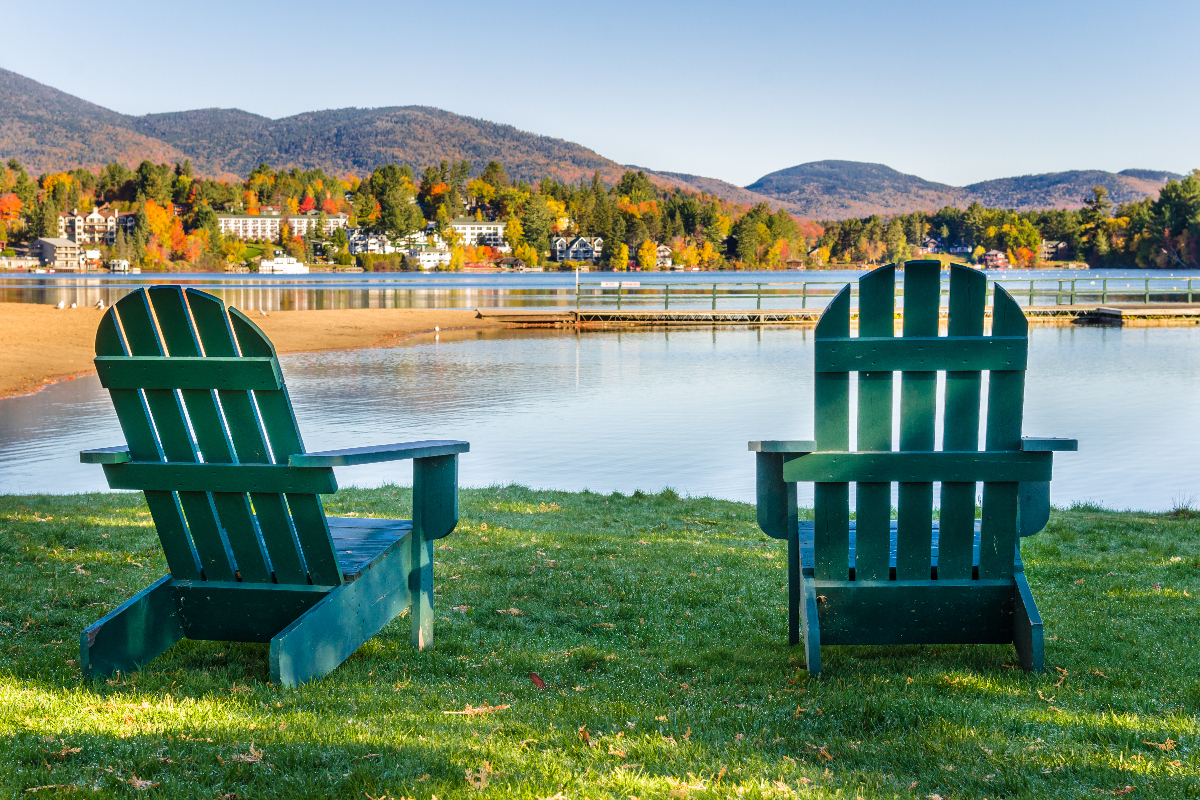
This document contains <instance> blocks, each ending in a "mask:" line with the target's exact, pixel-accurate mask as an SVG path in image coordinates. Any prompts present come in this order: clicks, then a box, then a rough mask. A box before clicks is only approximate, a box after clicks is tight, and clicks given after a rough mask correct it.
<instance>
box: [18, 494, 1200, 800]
mask: <svg viewBox="0 0 1200 800" xmlns="http://www.w3.org/2000/svg"><path fill="white" fill-rule="evenodd" d="M409 501H410V491H409V490H407V489H402V488H396V487H390V488H387V487H385V488H383V489H377V490H358V489H348V490H343V491H342V492H340V493H338V494H337V495H334V496H332V497H331V498H329V499H328V502H327V508H328V510H329V511H330V512H331V513H337V514H343V515H345V514H361V515H364V516H407V515H408V511H407V509H408V507H409ZM462 510H463V519H462V522H461V523H460V525H459V528H458V530H457V531H456V532H455V533H454V534H452V535H451V536H449V537H448V538H446V539H444V540H442V541H441V543H440V544H441V546H440V547H439V548H438V551H437V557H438V559H439V561H438V564H437V566H436V571H435V575H436V579H435V584H436V586H437V587H438V588H437V590H438V596H437V603H436V609H435V610H436V615H437V623H436V625H437V627H436V632H435V647H434V648H433V649H432V650H431V651H426V652H424V653H417V652H414V651H413V650H411V649H410V648H409V645H408V636H409V632H408V620H407V618H402V619H400V620H397V621H395V622H393V623H392V624H391V625H390V626H388V627H387V628H386V629H385V630H384V632H383V633H382V634H381V635H379V636H377V637H376V638H374V639H373V640H371V641H370V642H369V643H367V644H366V645H364V646H363V647H362V648H361V649H360V650H359V651H358V652H357V653H356V654H355V655H354V656H353V657H352V658H351V659H350V660H349V661H348V662H346V663H345V664H344V665H342V666H341V667H340V668H339V669H338V670H336V671H335V672H334V673H333V674H331V675H330V676H328V677H326V678H325V679H323V680H321V681H318V682H315V683H312V684H309V685H306V686H304V687H302V688H300V689H295V690H290V689H289V690H285V689H280V688H278V687H275V686H272V685H270V684H269V683H267V675H268V664H267V646H266V645H246V644H228V643H221V642H187V641H185V642H181V643H179V644H177V645H175V647H173V648H172V649H171V650H169V651H168V652H167V653H166V654H164V655H163V656H160V657H159V658H158V659H156V660H155V661H154V662H152V663H151V664H150V665H149V666H147V667H146V668H145V669H144V670H143V671H142V672H140V673H137V674H131V675H125V676H121V678H120V679H119V680H113V681H109V682H105V681H98V682H95V683H86V684H83V683H81V682H80V674H79V669H78V664H77V662H78V658H79V653H78V640H79V632H80V630H81V629H82V628H83V627H85V626H86V625H87V624H89V623H91V622H92V621H94V620H96V619H98V618H99V617H101V616H102V615H103V614H104V613H106V612H107V611H108V610H109V609H111V608H112V607H113V606H114V605H116V604H118V603H120V602H121V601H122V600H124V599H125V598H126V597H127V596H128V595H130V594H132V593H133V592H135V591H138V590H140V589H141V588H143V587H144V586H146V585H148V584H150V583H151V582H152V581H153V580H154V579H156V578H158V577H159V576H160V575H162V574H163V573H164V571H165V568H164V562H163V559H162V557H161V553H160V551H159V546H158V541H157V538H156V537H155V535H154V530H153V528H152V527H151V525H150V518H149V514H148V513H147V511H146V508H145V506H144V505H143V503H142V499H141V495H140V494H121V495H116V494H96V495H79V496H71V497H52V496H38V497H16V496H3V497H0V741H2V742H3V745H2V746H3V749H4V756H5V757H4V758H3V764H4V767H3V769H0V792H2V793H3V794H4V795H5V796H9V797H32V796H36V797H38V798H41V797H45V796H48V795H49V796H53V795H55V794H63V795H70V796H71V797H89V796H104V797H112V796H144V797H155V796H159V797H172V798H176V797H178V798H227V799H228V798H233V797H239V798H257V797H325V796H329V797H346V798H379V797H381V796H388V797H392V798H396V799H397V800H398V799H399V798H402V797H416V798H430V797H431V796H433V795H436V796H437V797H438V798H440V799H441V800H447V798H463V797H470V798H486V797H506V798H507V797H517V798H548V797H559V798H571V799H572V800H574V799H575V798H601V797H603V798H610V797H611V798H621V800H626V799H627V798H630V797H636V798H638V800H648V798H706V797H745V798H757V797H791V796H799V797H846V798H853V797H871V798H873V797H887V798H892V797H901V798H936V797H941V798H947V799H948V798H959V797H962V798H984V797H987V798H993V799H994V798H1000V797H1005V798H1015V797H1029V798H1035V797H1036V798H1045V797H1056V798H1057V797H1068V798H1070V797H1073V798H1092V799H1093V800H1094V798H1097V797H1103V796H1119V795H1125V794H1129V795H1131V797H1132V798H1134V799H1135V800H1136V798H1144V797H1164V798H1182V797H1197V796H1200V761H1198V751H1200V721H1198V716H1197V715H1198V706H1200V672H1198V670H1197V661H1198V659H1200V610H1198V606H1197V602H1198V598H1200V537H1198V535H1197V534H1198V533H1200V519H1197V518H1194V516H1193V515H1192V514H1189V513H1183V514H1181V515H1169V514H1148V513H1116V512H1106V511H1103V510H1100V509H1093V508H1076V509H1074V510H1071V511H1063V512H1056V513H1055V514H1054V516H1053V517H1052V519H1051V522H1050V525H1049V527H1048V529H1047V530H1046V531H1044V532H1043V533H1042V534H1040V535H1039V536H1037V537H1034V538H1033V539H1032V540H1027V543H1026V547H1025V558H1026V565H1027V572H1028V574H1029V578H1030V582H1031V584H1032V587H1033V591H1034V595H1035V596H1036V598H1037V600H1038V603H1039V606H1040V608H1041V611H1042V614H1043V616H1044V618H1045V622H1046V636H1047V640H1048V641H1047V643H1046V662H1047V669H1048V672H1047V673H1046V674H1045V675H1041V676H1038V675H1028V674H1025V673H1023V672H1021V671H1020V670H1018V669H1014V668H1013V667H1012V666H1011V665H1012V664H1014V663H1015V660H1016V655H1015V652H1014V651H1013V650H1012V648H1011V647H1000V646H939V647H920V646H909V647H884V648H850V647H843V648H826V649H825V651H824V652H823V657H824V659H825V670H824V672H823V673H822V674H821V676H820V678H819V679H813V678H810V677H809V676H808V674H807V673H806V672H805V670H804V669H803V667H804V665H803V656H802V655H801V652H800V650H799V649H798V648H789V647H788V646H787V644H786V630H785V626H786V615H785V609H784V604H785V598H786V592H785V589H784V586H785V584H786V568H785V564H786V559H785V557H784V552H785V551H784V547H783V546H782V545H781V544H780V543H777V542H775V541H773V540H768V539H766V538H765V537H764V536H763V535H762V534H761V533H760V532H759V531H758V528H757V527H756V525H755V524H754V516H753V514H754V509H753V507H751V506H749V505H745V504H740V503H732V502H725V501H716V500H710V499H680V498H678V497H676V496H675V495H674V493H672V492H669V491H668V492H664V493H662V494H658V495H640V494H637V495H635V496H633V497H625V496H621V495H618V494H614V495H597V494H591V493H580V494H573V493H565V492H548V491H531V490H528V489H524V488H520V487H501V488H495V487H494V488H490V489H472V490H464V491H463V492H462ZM531 673H532V674H534V675H536V676H537V678H538V680H537V681H535V680H534V679H533V678H532V677H531ZM539 681H540V682H544V684H545V688H540V685H537V684H538V683H539ZM468 707H470V708H471V709H480V708H483V707H488V708H490V709H491V710H488V711H486V712H484V713H478V714H461V713H458V714H450V713H447V712H462V711H466V710H467V709H468ZM491 707H495V708H491ZM35 788H36V789H37V791H36V792H34V789H35Z"/></svg>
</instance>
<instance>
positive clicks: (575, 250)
mask: <svg viewBox="0 0 1200 800" xmlns="http://www.w3.org/2000/svg"><path fill="white" fill-rule="evenodd" d="M603 252H604V239H602V238H601V237H599V236H576V237H575V238H573V239H569V238H567V237H566V236H556V237H554V238H553V239H551V240H550V258H551V259H552V260H554V261H559V262H562V261H595V260H597V259H599V258H600V254H601V253H603Z"/></svg>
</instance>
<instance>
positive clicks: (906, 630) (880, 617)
mask: <svg viewBox="0 0 1200 800" xmlns="http://www.w3.org/2000/svg"><path fill="white" fill-rule="evenodd" d="M814 592H815V594H816V595H817V596H818V597H824V598H825V599H824V601H822V602H818V604H817V613H818V615H819V616H820V626H821V643H822V644H827V645H828V644H873V645H882V644H1007V643H1009V642H1011V641H1012V640H1013V596H1014V593H1015V584H1014V582H1013V580H1012V579H1009V580H1007V581H986V580H977V581H975V580H965V581H958V580H954V581H951V580H937V581H930V580H913V581H903V580H898V581H879V582H875V581H816V582H815V586H814ZM810 671H811V670H810Z"/></svg>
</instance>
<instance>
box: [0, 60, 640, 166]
mask: <svg viewBox="0 0 1200 800" xmlns="http://www.w3.org/2000/svg"><path fill="white" fill-rule="evenodd" d="M0 157H3V158H4V159H8V158H16V159H17V160H19V161H20V162H21V163H22V164H23V165H24V166H25V168H26V169H27V170H29V171H30V172H32V173H33V174H35V175H37V174H44V173H53V172H61V171H66V170H71V169H75V168H77V167H85V168H87V169H93V170H96V169H99V168H100V167H102V166H103V165H104V164H106V163H108V162H111V161H116V162H120V163H122V164H125V165H126V166H128V167H135V166H137V165H138V164H139V163H140V162H142V161H152V162H155V163H162V162H176V161H183V160H191V162H192V165H193V166H194V168H195V169H196V171H197V172H199V173H200V174H202V175H206V176H209V177H215V178H223V179H226V180H231V179H235V178H236V177H237V176H239V175H245V174H246V173H248V172H249V171H250V170H251V169H253V168H254V167H256V166H258V165H259V164H261V163H266V164H270V165H271V166H273V167H276V168H285V169H291V168H293V167H298V168H300V169H306V170H307V169H322V170H324V171H325V172H328V173H331V174H345V173H356V174H363V173H367V172H370V171H371V170H372V169H374V168H375V167H377V166H380V165H382V164H390V163H394V164H407V165H409V166H411V167H412V168H413V169H415V170H422V169H424V168H425V167H427V166H429V165H430V164H437V163H440V162H441V161H464V160H465V161H470V162H471V163H473V164H478V165H479V166H480V167H482V165H483V164H486V163H487V162H489V161H500V162H503V163H504V165H505V167H506V168H507V169H508V170H509V173H510V174H511V175H512V177H513V178H515V179H518V180H527V181H531V182H532V181H538V180H541V179H542V178H543V177H546V176H550V177H553V178H556V179H558V180H563V181H579V180H583V179H590V178H591V177H592V174H593V173H595V172H597V171H599V173H600V175H601V177H602V178H603V179H605V180H606V181H608V182H615V181H617V180H619V179H620V177H621V174H622V173H623V172H624V170H623V169H622V168H621V167H620V165H618V164H617V163H616V162H614V161H611V160H609V159H607V158H604V157H603V156H601V155H598V154H597V153H595V152H593V151H591V150H589V149H587V148H586V147H583V146H582V145H578V144H574V143H572V142H567V141H563V140H562V139H554V138H551V137H549V136H539V135H537V134H533V133H527V132H525V131H521V130H518V129H516V128H514V127H512V126H511V125H500V124H497V123H494V122H487V121H485V120H479V119H474V118H472V117H464V116H461V115H459V114H452V113H450V112H449V111H442V110H440V109H436V108H427V107H423V106H404V107H394V108H373V109H367V108H343V109H335V110H330V111H314V112H310V113H306V114H298V115H296V116H294V117H287V118H285V119H280V120H272V119H268V118H267V117H260V116H258V115H256V114H250V113H247V112H245V111H240V110H237V109H216V108H214V109H200V110H196V111H180V112H173V113H167V114H148V115H146V116H142V117H133V116H127V115H124V114H119V113H117V112H115V111H110V110H109V109H106V108H102V107H101V106H97V105H94V104H92V103H89V102H87V101H85V100H80V99H79V98H77V97H73V96H71V95H69V94H66V93H65V92H60V91H58V90H57V89H53V88H51V87H49V86H44V85H42V84H40V83H38V82H36V81H33V80H30V79H28V78H25V77H23V76H21V75H18V74H17V73H15V72H10V71H8V70H4V69H0Z"/></svg>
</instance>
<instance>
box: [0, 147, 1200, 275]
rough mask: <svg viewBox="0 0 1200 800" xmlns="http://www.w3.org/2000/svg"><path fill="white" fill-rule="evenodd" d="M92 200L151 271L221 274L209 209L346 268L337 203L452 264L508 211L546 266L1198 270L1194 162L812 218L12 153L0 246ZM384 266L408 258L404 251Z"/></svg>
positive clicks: (234, 257) (516, 237) (568, 194)
mask: <svg viewBox="0 0 1200 800" xmlns="http://www.w3.org/2000/svg"><path fill="white" fill-rule="evenodd" d="M97 206H107V207H108V208H110V209H114V210H117V211H120V212H123V213H127V214H134V215H135V223H134V224H133V226H132V228H131V230H130V231H129V232H128V233H126V232H125V231H124V230H122V231H121V232H120V233H119V234H118V236H117V241H116V242H115V243H114V244H113V245H112V246H111V247H107V248H105V250H106V251H107V252H106V253H105V255H106V256H108V257H113V258H125V259H127V260H129V261H131V262H133V263H136V264H141V265H142V266H143V267H144V268H149V269H154V268H167V267H171V268H175V269H179V268H188V267H192V268H199V269H209V270H220V269H224V268H225V267H226V266H227V265H230V264H237V263H241V262H242V261H244V260H245V259H246V257H247V255H248V254H249V253H250V252H251V251H250V249H249V248H253V247H255V246H256V245H255V243H253V242H250V243H248V242H243V241H239V240H236V239H231V238H228V237H225V236H223V235H222V233H221V230H220V226H219V224H218V221H217V214H218V213H235V214H250V215H255V214H264V213H277V214H280V215H281V216H287V215H297V214H312V215H316V216H317V217H318V219H320V220H321V221H322V223H321V224H318V225H316V226H309V233H308V234H307V235H305V236H298V235H294V234H293V233H292V231H291V230H290V229H289V228H288V226H287V225H286V224H285V225H283V226H281V227H282V229H281V233H280V236H279V237H278V238H277V239H275V240H274V241H272V242H261V243H258V245H260V246H258V247H257V248H256V250H257V251H261V250H262V249H264V248H265V247H268V246H271V245H274V246H276V247H280V248H282V249H284V250H286V251H287V252H288V253H289V254H291V255H293V256H295V257H296V258H298V259H303V260H305V261H307V262H310V263H312V262H314V261H316V260H319V259H320V258H325V259H327V260H329V261H332V262H336V263H342V264H349V263H352V259H351V257H350V254H349V252H348V250H349V248H348V239H347V236H346V233H345V232H344V231H342V230H337V231H335V232H334V233H332V234H331V235H326V234H325V232H324V227H325V226H324V224H323V222H324V220H325V219H327V218H328V217H329V216H331V215H336V214H345V215H346V216H347V217H348V224H349V226H350V227H352V228H361V229H363V230H364V231H366V232H368V233H375V234H381V235H384V236H387V237H389V238H391V239H393V240H406V239H407V240H410V241H412V240H419V239H420V237H422V236H424V235H425V234H426V233H436V234H438V235H440V236H441V238H442V239H443V240H445V241H447V242H448V243H449V246H450V248H451V250H452V254H453V257H452V259H451V267H452V268H457V267H460V266H462V265H464V264H466V263H472V262H480V261H496V260H498V259H499V258H500V256H501V254H500V253H498V252H496V251H495V250H494V249H492V248H489V247H483V246H478V247H477V246H473V245H472V244H471V243H469V242H460V241H456V240H455V236H454V234H453V230H452V228H451V223H452V222H453V221H454V220H455V219H458V218H461V217H464V216H469V217H472V218H474V219H478V220H484V219H487V220H500V221H503V222H505V223H506V232H505V238H506V240H507V243H508V244H509V245H510V247H511V248H512V251H513V254H514V255H515V256H517V257H518V258H521V259H523V260H524V261H526V262H527V263H530V264H539V263H544V262H545V261H546V260H547V258H548V255H549V251H550V246H551V241H552V239H554V238H555V237H559V236H562V237H567V238H573V237H576V236H584V237H589V238H590V237H599V238H601V239H603V242H604V246H603V250H602V256H601V257H600V259H599V262H600V266H602V267H604V268H608V269H626V268H628V267H629V266H636V267H639V268H642V269H653V268H655V267H656V265H657V264H658V260H659V251H660V248H661V247H663V246H665V247H667V248H669V249H670V251H671V259H672V261H673V263H675V264H677V265H682V266H685V267H699V268H703V269H730V268H732V269H782V268H788V267H807V268H817V267H824V266H830V267H833V266H840V265H849V264H875V263H885V262H901V261H905V260H909V259H911V258H913V257H915V256H916V255H917V251H918V250H919V249H920V248H922V247H924V246H925V244H926V242H927V240H928V239H930V238H933V239H936V240H937V241H938V244H939V246H940V248H941V249H943V250H946V249H949V248H952V247H957V248H960V249H962V248H966V251H967V252H966V253H965V255H967V257H968V259H969V260H976V259H978V258H979V257H980V256H981V255H982V254H983V253H984V252H986V251H989V250H999V251H1001V252H1004V253H1005V254H1006V255H1007V256H1008V258H1009V260H1010V262H1011V263H1013V264H1014V265H1017V266H1035V265H1037V264H1038V263H1039V259H1040V256H1039V250H1040V246H1041V243H1042V241H1043V240H1047V241H1059V242H1064V243H1065V244H1066V246H1067V249H1068V250H1069V252H1070V255H1071V257H1073V258H1075V259H1077V260H1080V261H1087V262H1088V263H1089V264H1092V265H1093V266H1137V267H1175V268H1185V267H1187V268H1200V170H1197V171H1195V172H1193V173H1192V174H1191V175H1189V176H1187V177H1185V178H1184V179H1182V180H1179V181H1176V180H1172V181H1170V182H1169V183H1167V184H1166V185H1165V186H1164V187H1163V189H1162V190H1161V192H1160V193H1159V196H1158V197H1155V198H1145V199H1143V200H1139V201H1136V202H1132V203H1123V204H1120V205H1117V206H1114V205H1113V204H1112V203H1111V202H1110V201H1109V200H1108V198H1107V194H1106V191H1105V190H1104V188H1103V187H1096V188H1095V190H1094V191H1093V194H1092V196H1091V197H1088V198H1087V199H1086V200H1085V202H1084V203H1083V206H1082V208H1080V209H1077V210H1045V211H1022V212H1017V211H1012V210H1004V209H996V208H987V207H984V206H982V205H980V204H979V203H972V204H971V205H970V206H968V207H967V208H965V209H962V208H955V207H949V206H948V207H946V208H943V209H941V210H940V211H937V212H934V213H927V212H913V213H910V214H896V215H893V216H891V217H883V216H879V215H875V216H870V217H865V218H856V219H844V220H830V221H825V222H820V223H818V222H813V221H810V220H803V219H796V218H794V217H792V216H791V215H790V214H788V213H787V212H786V211H784V210H775V211H773V210H772V209H771V208H770V207H769V206H768V205H767V204H765V203H762V204H759V205H756V206H753V207H747V206H744V205H738V204H735V203H730V202H728V201H725V200H723V199H721V198H718V197H716V196H714V195H711V194H707V193H704V192H699V193H697V192H693V191H689V190H683V189H680V188H678V187H664V186H659V185H656V184H655V183H653V182H652V181H651V180H650V179H649V178H648V177H647V176H646V175H645V174H644V173H643V172H640V171H636V172H635V171H626V172H625V173H624V175H622V177H621V178H620V180H618V181H617V182H615V183H613V184H607V183H605V182H604V181H603V180H602V179H601V177H600V175H599V174H598V173H597V174H595V175H593V177H592V179H591V180H590V181H579V182H576V183H568V182H564V181H561V180H558V179H556V178H553V177H546V178H543V179H542V180H541V181H540V182H539V183H536V184H533V183H529V182H527V181H524V180H516V181H514V180H511V179H510V178H509V176H508V174H507V173H506V171H505V169H504V166H503V165H502V164H500V163H498V162H495V161H492V162H489V163H488V164H486V165H484V167H483V168H482V169H479V170H476V169H474V168H473V166H472V164H470V163H468V162H466V161H442V162H440V163H438V164H435V165H430V166H428V167H427V168H426V169H425V170H423V171H422V172H420V174H417V172H415V171H414V170H413V169H412V168H411V167H409V166H408V165H396V164H386V165H383V166H380V167H378V168H376V169H374V170H373V171H372V172H371V173H370V174H369V175H366V176H364V177H358V176H354V175H345V176H342V177H337V176H333V175H329V174H326V173H325V172H323V171H322V170H320V169H316V170H300V169H291V170H276V169H273V168H271V167H270V166H268V165H266V164H263V165H260V166H258V167H257V168H255V169H254V170H252V171H251V172H250V174H249V175H247V176H246V178H245V179H244V180H242V181H223V180H214V179H207V178H202V177H199V176H196V175H195V174H194V171H193V169H192V166H191V164H190V163H189V162H186V161H185V162H183V163H181V164H174V165H168V164H154V163H152V162H149V161H144V162H142V163H141V164H140V165H139V166H138V167H137V168H136V169H132V170H131V169H130V168H128V167H126V166H125V165H123V164H120V163H115V162H114V163H110V164H108V165H107V166H105V167H104V168H103V169H101V170H99V171H98V172H92V171H90V170H86V169H76V170H71V171H67V172H61V173H52V174H45V175H41V176H39V177H38V178H36V179H34V178H32V177H31V176H30V175H29V174H28V173H27V172H26V170H25V169H24V168H23V167H22V166H21V164H20V163H19V162H17V161H16V160H15V159H11V160H9V161H8V162H7V163H6V164H5V165H4V166H3V169H0V241H8V242H10V243H14V244H15V243H19V242H22V241H31V240H34V239H36V238H38V237H41V236H57V235H58V216H59V214H60V213H61V212H64V211H67V212H71V211H75V210H76V209H78V210H79V211H80V212H82V213H87V212H89V211H91V210H92V209H93V208H95V207H97ZM364 261H368V260H360V263H362V262H364ZM388 261H390V263H391V264H392V265H393V266H395V267H403V259H402V258H394V259H390V260H388ZM388 261H385V262H384V263H388Z"/></svg>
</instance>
